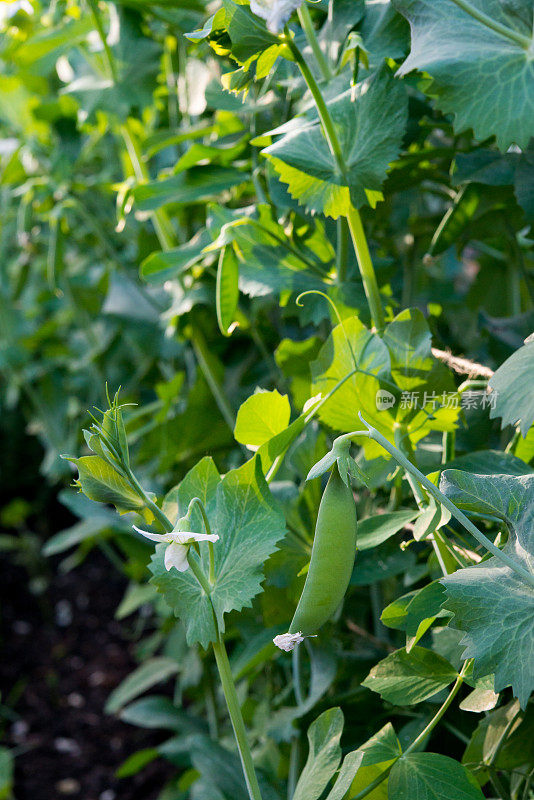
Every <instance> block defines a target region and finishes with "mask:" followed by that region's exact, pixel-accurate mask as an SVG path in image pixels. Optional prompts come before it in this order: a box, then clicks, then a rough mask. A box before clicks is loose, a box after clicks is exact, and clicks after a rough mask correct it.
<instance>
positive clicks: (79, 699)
mask: <svg viewBox="0 0 534 800" xmlns="http://www.w3.org/2000/svg"><path fill="white" fill-rule="evenodd" d="M67 703H68V704H69V706H70V707H71V708H83V707H84V705H85V698H84V697H83V695H81V694H80V693H79V692H71V693H70V694H69V695H68V697H67Z"/></svg>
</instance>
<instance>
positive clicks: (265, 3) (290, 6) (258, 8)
mask: <svg viewBox="0 0 534 800" xmlns="http://www.w3.org/2000/svg"><path fill="white" fill-rule="evenodd" d="M301 5H302V0H250V10H251V11H252V12H253V13H254V14H257V15H258V17H261V18H262V19H264V20H265V21H266V23H267V27H268V29H269V30H270V31H271V33H280V32H281V31H282V30H283V28H284V25H285V24H286V22H287V21H288V19H289V17H290V16H291V14H292V13H293V11H296V9H297V8H299V6H301Z"/></svg>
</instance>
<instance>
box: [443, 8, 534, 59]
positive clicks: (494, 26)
mask: <svg viewBox="0 0 534 800" xmlns="http://www.w3.org/2000/svg"><path fill="white" fill-rule="evenodd" d="M452 2H453V3H455V4H456V5H457V6H458V8H461V9H462V10H463V11H465V13H466V14H469V16H470V17H473V19H476V20H478V21H479V22H481V23H482V25H485V26H486V28H490V29H491V30H492V31H495V33H499V34H500V35H501V36H504V37H505V38H507V39H510V41H512V42H515V43H516V44H518V45H520V47H524V48H525V50H528V49H529V47H530V46H531V44H532V42H531V40H530V39H529V38H528V36H524V35H523V34H522V33H518V32H517V31H514V30H512V28H509V27H508V26H507V25H502V24H501V23H500V22H497V20H494V19H492V18H491V17H490V16H488V15H487V14H485V13H484V12H483V11H480V10H479V9H478V8H475V6H473V5H472V4H471V3H470V2H468V0H452Z"/></svg>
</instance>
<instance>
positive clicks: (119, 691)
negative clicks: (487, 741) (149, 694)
mask: <svg viewBox="0 0 534 800" xmlns="http://www.w3.org/2000/svg"><path fill="white" fill-rule="evenodd" d="M178 669H179V666H178V664H177V662H176V661H174V660H173V659H171V658H165V657H164V656H157V657H156V658H149V659H148V661H145V662H144V664H141V666H140V667H137V669H135V670H134V671H133V672H131V673H130V674H129V675H128V677H127V678H125V679H124V680H123V681H122V683H121V684H119V686H117V688H116V689H115V690H114V691H113V692H112V693H111V694H110V696H109V697H108V701H107V703H106V711H107V713H108V714H114V713H116V712H117V711H119V710H120V709H121V708H122V707H123V706H125V705H126V703H129V702H130V700H133V699H134V698H135V697H137V696H138V695H140V694H142V693H143V692H146V690H147V689H150V688H151V687H152V686H154V685H155V684H156V683H161V681H165V680H167V678H170V677H172V676H173V675H176V673H177V672H178Z"/></svg>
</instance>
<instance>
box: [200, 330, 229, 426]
mask: <svg viewBox="0 0 534 800" xmlns="http://www.w3.org/2000/svg"><path fill="white" fill-rule="evenodd" d="M192 331H193V332H192V336H191V343H192V345H193V350H194V351H195V355H196V357H197V361H198V363H199V365H200V368H201V369H202V372H203V374H204V377H205V378H206V381H207V384H208V386H209V387H210V390H211V393H212V394H213V396H214V398H215V400H216V402H217V405H218V406H219V411H220V412H221V414H222V416H223V417H224V420H225V422H226V424H227V425H228V427H229V428H230V430H231V431H232V433H233V432H234V428H235V415H234V412H233V409H232V407H231V405H230V402H229V400H228V398H227V397H226V395H225V393H224V390H223V388H222V387H221V386H220V385H219V382H218V380H217V378H216V377H215V374H214V372H213V370H212V368H211V365H210V363H209V349H208V345H207V343H206V340H205V339H204V336H203V334H202V333H201V331H200V329H199V328H197V327H196V326H192Z"/></svg>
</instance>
